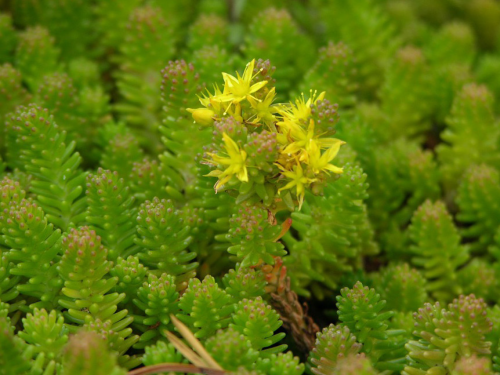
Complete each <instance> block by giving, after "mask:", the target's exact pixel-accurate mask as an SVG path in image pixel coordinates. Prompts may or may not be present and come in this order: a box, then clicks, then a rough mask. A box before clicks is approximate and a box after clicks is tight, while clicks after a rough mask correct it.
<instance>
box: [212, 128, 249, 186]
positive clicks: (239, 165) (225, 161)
mask: <svg viewBox="0 0 500 375" xmlns="http://www.w3.org/2000/svg"><path fill="white" fill-rule="evenodd" d="M222 139H223V140H224V148H225V149H226V152H227V155H228V157H221V156H219V155H217V154H214V153H211V152H210V153H208V155H209V156H210V157H211V158H212V160H207V161H208V163H209V164H212V165H215V166H217V165H224V166H227V168H226V169H225V170H224V171H221V170H215V171H212V172H210V173H209V174H207V176H210V177H218V178H219V181H217V183H216V184H215V186H214V188H215V192H217V191H218V190H219V189H220V188H221V187H223V186H224V184H226V183H227V182H228V181H229V180H230V179H231V178H232V177H233V176H236V177H237V178H238V180H240V181H248V172H247V167H246V159H247V153H246V152H245V151H243V150H240V148H239V147H238V144H237V143H236V142H235V141H233V140H232V139H231V137H229V136H228V135H227V134H226V133H223V134H222Z"/></svg>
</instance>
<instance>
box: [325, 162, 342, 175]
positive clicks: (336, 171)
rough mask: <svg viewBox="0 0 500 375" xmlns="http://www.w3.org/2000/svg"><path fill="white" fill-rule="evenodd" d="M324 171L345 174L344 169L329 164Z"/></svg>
mask: <svg viewBox="0 0 500 375" xmlns="http://www.w3.org/2000/svg"><path fill="white" fill-rule="evenodd" d="M324 169H326V170H328V171H331V172H333V173H336V174H341V173H344V169H343V168H339V167H336V166H335V165H333V164H327V165H326V167H325V168H324Z"/></svg>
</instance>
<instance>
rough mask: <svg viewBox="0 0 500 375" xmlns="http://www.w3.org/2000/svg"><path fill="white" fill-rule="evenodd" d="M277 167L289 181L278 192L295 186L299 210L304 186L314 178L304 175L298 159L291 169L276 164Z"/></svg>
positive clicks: (303, 194)
mask: <svg viewBox="0 0 500 375" xmlns="http://www.w3.org/2000/svg"><path fill="white" fill-rule="evenodd" d="M276 165H277V166H278V168H279V169H281V171H282V172H281V174H282V175H284V176H285V177H286V178H288V179H289V180H291V181H289V182H288V183H287V184H286V185H285V186H283V187H282V188H281V189H279V190H278V193H279V192H281V191H282V190H286V189H291V188H293V187H295V189H296V191H297V200H298V201H299V210H300V208H301V207H302V203H304V196H305V194H306V187H307V186H309V185H310V184H311V183H312V182H314V181H316V179H315V178H308V177H307V176H304V170H303V169H302V166H301V165H300V163H299V161H297V164H295V165H294V166H293V170H292V171H288V170H286V169H285V168H283V167H282V166H281V165H279V164H276Z"/></svg>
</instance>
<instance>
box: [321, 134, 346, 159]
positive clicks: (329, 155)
mask: <svg viewBox="0 0 500 375" xmlns="http://www.w3.org/2000/svg"><path fill="white" fill-rule="evenodd" d="M334 141H335V142H334V143H333V145H332V146H331V147H330V148H329V149H328V150H326V151H325V153H324V154H323V157H324V158H325V160H326V161H327V162H329V161H332V160H333V159H334V158H335V156H337V154H338V153H339V150H340V146H342V145H344V144H345V142H344V141H341V140H340V139H334Z"/></svg>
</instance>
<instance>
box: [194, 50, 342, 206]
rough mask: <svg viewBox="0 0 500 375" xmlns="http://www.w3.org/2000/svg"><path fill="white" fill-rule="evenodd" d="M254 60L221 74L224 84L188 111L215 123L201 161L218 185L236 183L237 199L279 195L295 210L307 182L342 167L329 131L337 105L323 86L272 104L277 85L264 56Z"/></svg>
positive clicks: (267, 200) (316, 182)
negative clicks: (270, 78)
mask: <svg viewBox="0 0 500 375" xmlns="http://www.w3.org/2000/svg"><path fill="white" fill-rule="evenodd" d="M258 65H262V68H261V69H259V68H258V67H257V68H256V67H255V60H252V61H251V62H249V63H248V64H247V66H246V68H245V71H244V73H243V75H242V76H240V75H239V74H238V73H237V75H236V77H234V76H232V75H230V74H227V73H222V76H223V78H224V87H223V89H222V90H221V89H220V88H219V87H218V86H214V92H213V93H212V92H208V91H207V93H206V94H205V95H204V96H202V97H200V102H201V104H202V105H203V108H198V109H188V111H189V112H191V113H192V115H193V118H194V120H195V122H196V123H198V124H199V125H202V126H211V127H213V128H214V133H213V134H214V142H213V145H212V147H211V149H210V150H207V152H206V153H205V158H204V162H205V163H206V164H208V165H210V166H212V167H213V170H212V171H211V172H210V173H209V176H211V177H217V178H218V181H217V183H216V184H215V190H216V192H217V191H219V190H221V189H225V190H237V191H238V193H239V199H240V200H246V199H250V198H252V197H256V198H257V200H259V201H262V202H264V204H265V205H267V206H272V205H273V204H275V203H277V202H283V203H284V204H285V205H286V206H287V207H288V208H289V209H292V210H293V209H294V207H295V206H296V205H297V204H298V206H299V209H300V207H301V206H302V203H303V201H304V196H305V193H306V190H307V189H310V188H312V187H313V186H321V184H322V183H324V182H325V181H326V179H327V177H328V176H329V175H330V173H334V174H340V173H342V168H339V167H337V166H335V165H333V164H332V163H331V162H332V160H333V159H334V158H335V156H336V155H337V153H338V151H339V149H340V146H341V145H342V144H344V142H343V141H341V140H339V139H335V138H331V135H333V133H334V130H333V126H334V125H335V123H336V122H337V120H338V115H337V112H336V106H333V105H331V104H330V103H329V102H328V101H327V100H325V93H324V92H323V93H321V94H319V95H318V94H317V93H316V92H314V93H313V92H312V91H311V93H310V97H309V98H308V99H306V98H305V97H304V95H302V96H301V97H300V98H298V99H296V100H295V102H294V103H288V104H273V102H274V100H275V97H276V90H275V87H271V86H272V83H271V84H269V85H268V83H269V82H268V80H265V78H266V77H267V76H266V75H263V74H261V72H262V70H264V69H265V68H266V66H267V65H266V62H261V61H259V63H258ZM268 65H269V64H268ZM322 122H323V123H322ZM325 130H326V131H325ZM282 192H283V194H282ZM290 192H291V193H292V194H293V195H294V196H295V197H296V200H295V202H294V200H293V199H292V195H290Z"/></svg>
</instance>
